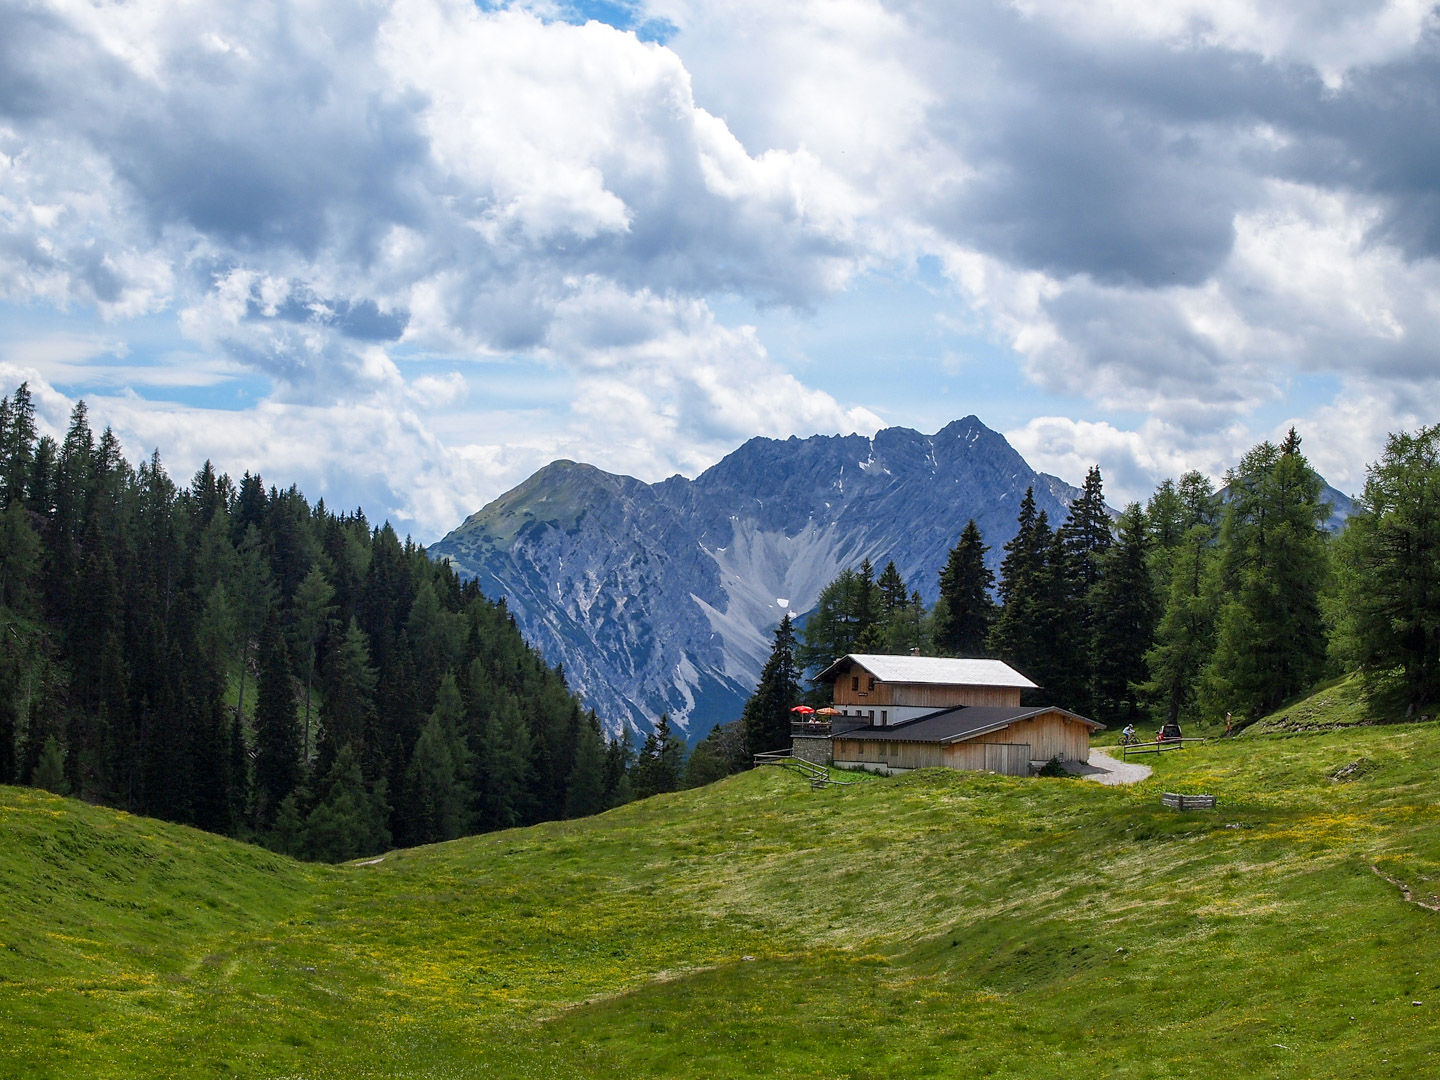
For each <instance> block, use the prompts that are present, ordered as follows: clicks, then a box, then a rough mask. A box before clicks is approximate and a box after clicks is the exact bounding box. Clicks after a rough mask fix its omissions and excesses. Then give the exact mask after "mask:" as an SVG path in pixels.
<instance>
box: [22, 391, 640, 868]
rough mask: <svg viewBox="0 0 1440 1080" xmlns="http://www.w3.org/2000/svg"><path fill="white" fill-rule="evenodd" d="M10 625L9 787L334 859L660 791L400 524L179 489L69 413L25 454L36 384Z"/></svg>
mask: <svg viewBox="0 0 1440 1080" xmlns="http://www.w3.org/2000/svg"><path fill="white" fill-rule="evenodd" d="M0 618H3V623H4V627H3V644H0V783H22V784H35V785H37V786H42V787H45V788H48V789H50V790H53V791H57V792H61V793H69V794H74V795H76V796H78V797H80V798H83V799H86V800H88V801H91V802H95V803H101V804H105V805H109V806H114V807H119V808H122V809H125V810H129V811H132V812H134V813H139V814H147V815H152V816H155V817H160V818H165V819H167V820H171V821H178V822H182V823H186V824H191V825H195V826H198V827H200V828H203V829H208V830H210V831H212V832H217V833H224V834H228V835H231V836H237V837H243V838H247V839H253V840H258V841H260V842H262V843H265V844H267V845H269V846H271V847H273V848H276V849H278V850H281V851H285V852H288V853H291V854H295V855H298V856H302V857H306V858H313V859H328V860H338V859H344V858H351V857H355V856H358V855H363V854H369V853H373V852H378V851H383V850H386V849H387V848H389V847H391V846H394V845H409V844H421V843H428V842H431V841H437V840H446V839H450V838H452V837H455V836H459V835H462V834H464V833H468V832H475V831H483V830H487V829H496V828H504V827H508V826H513V825H523V824H529V823H532V822H536V821H541V820H546V819H554V818H561V817H574V816H580V815H583V814H589V813H594V812H597V811H600V810H603V809H606V808H607V807H609V806H613V805H617V804H618V803H621V802H625V801H627V800H629V799H631V798H633V797H634V796H635V795H636V794H637V793H646V792H647V791H648V790H650V789H652V788H653V787H654V786H655V783H656V782H657V781H656V778H655V775H654V774H655V771H656V770H655V768H654V763H653V761H652V760H651V758H654V757H655V756H656V755H655V753H653V752H652V753H650V756H649V757H648V758H637V756H636V753H635V750H634V749H633V747H632V745H631V741H630V738H629V737H628V734H627V736H626V737H624V738H621V739H618V740H614V741H607V740H606V739H605V738H604V737H603V735H602V731H601V725H600V723H599V721H598V719H597V718H596V716H595V715H594V713H593V712H589V711H587V710H586V709H585V708H584V707H583V706H582V704H581V702H580V700H579V699H578V698H577V697H576V696H575V695H574V694H573V693H571V692H570V690H569V689H568V687H567V686H566V683H565V678H564V674H563V672H562V671H561V670H560V669H559V668H553V667H550V666H548V665H547V664H546V663H545V662H544V661H543V660H542V659H541V657H540V656H539V654H538V653H537V652H536V651H535V650H534V649H532V648H530V647H529V646H528V645H527V644H526V643H525V642H524V640H523V639H522V638H521V635H520V633H519V631H518V630H517V628H516V625H515V622H514V619H513V618H512V617H511V615H510V614H509V612H508V611H507V610H506V607H505V604H504V602H503V600H502V601H499V602H491V601H490V600H488V599H487V598H485V597H484V596H482V595H481V593H480V591H479V589H478V587H477V586H476V585H475V584H473V583H469V582H461V581H460V580H459V579H458V577H457V576H456V574H455V573H454V572H453V571H452V570H451V569H450V567H449V566H448V565H447V564H445V563H443V562H434V561H432V560H431V559H429V558H428V557H427V556H426V554H425V551H424V549H423V548H422V547H420V546H418V545H416V544H414V543H412V542H411V541H410V540H409V539H408V538H407V539H405V540H403V541H402V540H401V539H400V538H399V536H398V535H397V534H396V532H395V530H394V529H393V528H391V526H390V525H389V523H385V524H382V525H379V526H373V525H371V524H370V523H369V522H368V521H367V520H366V518H365V515H364V513H363V512H362V511H360V510H355V511H353V512H341V513H336V512H333V511H331V510H330V509H329V508H327V507H326V506H325V504H324V501H323V500H321V501H320V502H318V503H316V504H315V505H314V506H311V505H310V504H309V503H308V502H307V501H306V499H305V498H304V496H303V495H302V494H301V493H300V492H299V491H298V490H297V489H296V488H294V487H291V488H289V489H288V490H282V489H280V488H277V487H274V486H272V487H269V488H268V489H267V488H266V486H265V485H264V483H263V482H262V480H261V478H260V477H259V476H254V475H251V474H249V473H246V474H245V475H244V476H243V477H242V478H241V480H240V481H239V483H238V484H236V483H234V482H233V481H232V480H231V479H230V477H229V476H227V475H224V474H217V473H216V471H215V470H214V468H213V467H212V466H211V465H210V463H208V462H207V463H206V464H205V466H204V467H203V468H202V469H201V470H200V471H199V472H198V473H196V475H195V476H194V477H193V479H192V480H191V482H190V484H189V486H188V487H178V486H177V485H176V484H175V483H174V482H173V481H172V480H171V479H170V478H169V476H168V475H167V474H166V472H165V469H164V468H163V466H162V465H161V462H160V457H159V454H158V452H157V453H156V454H154V455H153V456H151V457H150V458H149V460H147V461H145V462H143V463H142V464H141V465H140V466H139V467H138V468H133V467H131V465H130V464H129V463H127V461H126V459H125V457H124V455H123V454H122V452H121V446H120V443H119V441H118V439H117V438H116V437H115V435H114V433H113V432H112V431H111V430H110V429H109V428H106V429H105V430H104V431H103V432H102V433H101V434H100V436H99V437H98V439H97V438H96V437H95V436H94V434H93V432H92V431H91V428H90V426H89V422H88V414H87V410H86V406H85V404H84V402H83V401H82V402H80V403H78V404H77V405H76V406H75V409H74V411H73V413H72V415H71V417H70V422H69V427H68V429H67V431H66V432H65V435H64V438H63V439H62V440H61V441H59V442H57V441H55V440H54V439H52V438H50V437H49V436H39V437H37V433H36V425H35V410H34V404H33V402H32V400H31V395H30V392H29V389H28V387H27V386H24V385H22V386H20V387H19V388H18V389H16V390H15V391H14V393H13V395H11V396H10V397H9V398H3V399H0ZM649 749H651V750H652V751H653V748H649ZM642 766H643V768H642ZM646 769H648V770H649V771H648V772H647V771H645V770H646ZM637 770H638V771H637ZM662 772H663V770H662ZM658 782H659V783H660V784H662V785H663V784H664V783H665V778H664V777H663V776H661V777H660V778H659V781H658Z"/></svg>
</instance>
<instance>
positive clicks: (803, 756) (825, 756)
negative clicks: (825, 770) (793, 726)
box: [790, 735, 830, 765]
mask: <svg viewBox="0 0 1440 1080" xmlns="http://www.w3.org/2000/svg"><path fill="white" fill-rule="evenodd" d="M790 748H791V749H790V752H791V753H792V754H794V755H795V756H796V757H797V758H799V759H800V760H801V761H808V762H810V764H811V765H829V764H830V740H829V739H828V738H823V737H822V738H818V739H817V738H807V737H805V736H802V735H796V736H794V737H792V738H791V740H790Z"/></svg>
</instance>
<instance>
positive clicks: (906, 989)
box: [0, 710, 1440, 1080]
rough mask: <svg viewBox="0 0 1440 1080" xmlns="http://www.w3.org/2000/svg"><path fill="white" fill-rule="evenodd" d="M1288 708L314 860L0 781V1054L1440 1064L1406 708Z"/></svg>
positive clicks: (1087, 1066) (1434, 782)
mask: <svg viewBox="0 0 1440 1080" xmlns="http://www.w3.org/2000/svg"><path fill="white" fill-rule="evenodd" d="M1312 711H1313V710H1312ZM1307 715H1310V714H1308V713H1307ZM1322 728H1323V725H1321V724H1317V723H1311V724H1309V726H1308V727H1307V728H1306V730H1305V731H1304V732H1303V733H1295V732H1282V733H1276V734H1254V735H1248V736H1247V737H1243V738H1236V739H1231V740H1224V741H1220V742H1215V743H1209V744H1206V745H1204V746H1200V747H1192V748H1187V749H1186V750H1184V751H1182V752H1173V753H1170V754H1167V755H1164V756H1162V757H1159V758H1158V760H1155V759H1153V758H1152V759H1148V760H1153V763H1154V765H1155V767H1156V772H1155V775H1154V776H1153V777H1152V778H1151V779H1149V780H1148V781H1146V782H1144V783H1142V784H1139V785H1136V786H1134V787H1129V788H1105V787H1101V786H1100V785H1097V784H1093V783H1089V782H1086V781H1082V780H1078V779H1070V778H1056V779H1050V778H1033V779H1024V780H1022V779H1011V778H1005V777H996V776H988V775H964V774H958V773H951V772H945V771H939V770H931V771H925V772H920V773H914V774H911V775H908V776H904V777H897V778H892V779H877V780H872V781H868V782H864V783H858V784H852V785H848V786H844V787H835V788H831V789H828V790H825V791H812V790H811V789H810V788H809V786H808V784H806V783H804V782H803V781H802V780H801V779H800V778H799V777H798V776H795V775H793V774H791V773H787V772H784V771H781V770H778V769H768V768H767V769H760V770H757V771H754V772H751V773H747V774H744V775H741V776H737V777H732V778H731V779H729V780H727V781H724V782H722V783H719V784H716V785H713V786H711V787H708V788H704V789H700V790H696V791H689V792H682V793H678V794H674V795H665V796H659V797H656V798H653V799H649V800H646V801H644V802H641V803H636V804H632V805H629V806H626V807H622V808H620V809H618V810H613V811H611V812H609V813H607V814H604V815H601V816H599V817H596V818H590V819H587V820H582V821H574V822H565V823H557V824H549V825H542V826H538V827H535V828H530V829H523V830H515V831H511V832H504V833H492V834H489V835H485V836H478V837H472V838H469V839H465V840H459V841H455V842H452V843H449V844H443V845H437V846H434V847H429V848H420V849H414V850H407V851H396V852H392V853H390V854H389V855H387V856H385V857H384V858H383V859H382V860H380V861H378V862H371V863H369V864H368V865H346V866H338V867H328V866H315V865H306V864H300V863H296V862H292V861H290V860H288V859H285V858H281V857H279V856H275V855H272V854H269V853H267V852H264V851H262V850H260V849H258V848H254V847H249V846H246V845H243V844H238V843H234V842H232V841H228V840H225V839H222V838H219V837H215V836H210V835H207V834H204V833H199V832H195V831H193V830H189V829H185V828H181V827H177V826H171V825H165V824H162V823H160V822H157V821H153V820H149V819H143V818H135V817H129V816H127V815H124V814H120V813H116V812H113V811H110V810H103V809H98V808H95V807H91V806H86V805H84V804H82V803H78V802H74V801H69V800H64V799H60V798H56V797H53V796H50V795H46V794H44V793H42V792H37V791H32V790H29V789H19V788H0V900H3V905H0V1076H6V1077H10V1076H16V1077H86V1078H91V1077H95V1078H101V1077H127V1078H129V1077H215V1076H243V1077H317V1078H318V1077H337V1078H338V1077H347V1078H349V1077H509V1076H517V1077H569V1076H597V1077H607V1076H616V1077H634V1076H679V1077H688V1076H693V1077H730V1076H736V1077H739V1076H787V1077H788V1076H796V1077H801V1076H804V1077H809V1076H814V1077H837V1078H838V1077H854V1078H860V1077H882V1076H883V1077H925V1076H947V1077H950V1076H953V1077H972V1076H973V1077H982V1076H1003V1077H1062V1076H1063V1077H1092V1076H1093V1077H1133V1078H1141V1077H1156V1078H1160V1077H1167V1078H1168V1077H1194V1078H1197V1080H1198V1078H1209V1077H1305V1078H1324V1077H1337V1078H1338V1077H1385V1076H1395V1077H1406V1078H1410V1077H1429V1076H1436V1075H1440V913H1437V912H1436V911H1434V910H1430V909H1429V908H1427V907H1426V906H1423V905H1426V904H1429V905H1435V906H1440V896H1437V895H1436V894H1437V893H1440V768H1437V764H1440V724H1436V723H1423V724H1410V725H1387V726H1362V727H1354V728H1348V729H1344V730H1335V731H1325V730H1321V729H1322ZM1337 777H1338V779H1337ZM1167 790H1168V791H1182V792H1191V793H1199V792H1209V793H1213V794H1215V795H1217V796H1218V797H1219V808H1218V809H1217V810H1215V811H1209V812H1204V811H1202V812H1190V813H1185V814H1181V813H1177V812H1175V811H1171V810H1166V809H1163V808H1162V807H1161V806H1160V793H1161V792H1162V791H1167ZM1407 892H1408V895H1409V897H1410V899H1407V898H1406V893H1407Z"/></svg>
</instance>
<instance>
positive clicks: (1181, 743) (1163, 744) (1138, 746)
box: [1120, 739, 1205, 760]
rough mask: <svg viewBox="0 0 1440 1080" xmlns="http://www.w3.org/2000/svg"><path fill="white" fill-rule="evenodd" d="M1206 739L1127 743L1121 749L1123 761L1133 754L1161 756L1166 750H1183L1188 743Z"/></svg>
mask: <svg viewBox="0 0 1440 1080" xmlns="http://www.w3.org/2000/svg"><path fill="white" fill-rule="evenodd" d="M1204 741H1205V740H1204V739H1157V740H1155V741H1154V742H1142V743H1126V744H1123V745H1122V746H1121V747H1120V757H1121V759H1122V760H1123V759H1125V758H1128V757H1129V756H1130V755H1131V754H1160V753H1163V752H1164V751H1166V750H1183V749H1184V748H1185V744H1186V743H1187V742H1204Z"/></svg>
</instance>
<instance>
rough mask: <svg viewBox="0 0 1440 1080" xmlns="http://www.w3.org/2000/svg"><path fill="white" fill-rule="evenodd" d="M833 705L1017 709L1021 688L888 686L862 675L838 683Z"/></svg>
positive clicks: (863, 707)
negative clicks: (958, 706) (971, 706)
mask: <svg viewBox="0 0 1440 1080" xmlns="http://www.w3.org/2000/svg"><path fill="white" fill-rule="evenodd" d="M831 704H832V705H833V706H834V707H835V708H837V709H843V708H845V707H846V706H849V707H851V708H854V707H857V706H858V707H860V708H862V709H878V708H882V707H884V706H890V705H905V706H915V707H919V708H928V709H951V708H954V707H955V706H956V705H995V706H999V707H1001V708H1017V707H1018V706H1019V705H1020V688H1019V687H1018V686H959V685H944V684H935V683H887V682H879V681H877V680H876V679H875V678H874V677H873V676H871V675H867V674H866V673H864V672H863V671H862V672H858V673H856V674H852V675H848V676H841V677H840V678H838V679H836V680H835V690H834V693H833V695H832V701H831Z"/></svg>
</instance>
